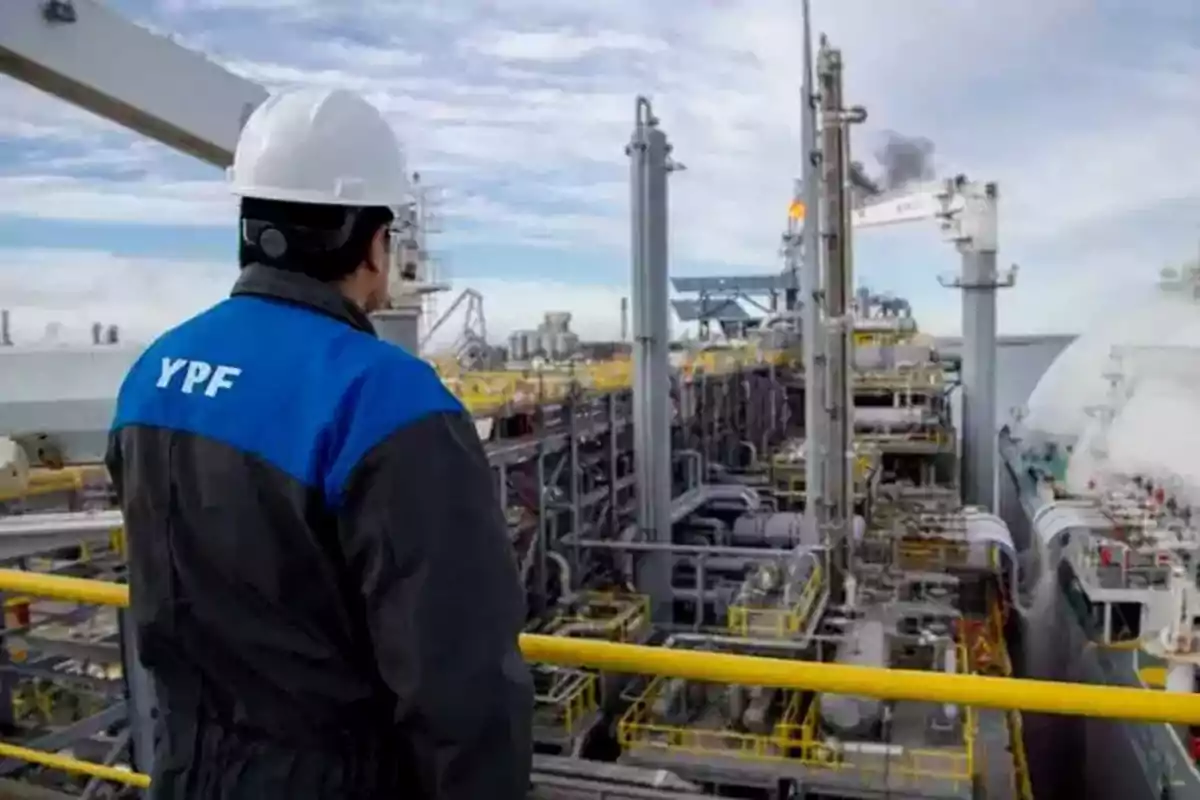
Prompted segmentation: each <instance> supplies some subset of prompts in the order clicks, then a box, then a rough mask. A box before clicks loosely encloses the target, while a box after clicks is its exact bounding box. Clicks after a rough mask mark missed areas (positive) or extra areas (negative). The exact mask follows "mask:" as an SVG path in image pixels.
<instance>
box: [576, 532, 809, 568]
mask: <svg viewBox="0 0 1200 800" xmlns="http://www.w3.org/2000/svg"><path fill="white" fill-rule="evenodd" d="M562 541H563V542H565V543H566V544H570V545H579V546H580V547H582V548H584V549H585V550H586V549H588V548H597V549H600V550H624V551H625V552H629V553H675V554H677V555H685V556H736V557H739V558H746V559H758V560H761V561H774V560H776V559H780V560H782V559H786V558H789V557H791V555H792V549H791V548H789V549H787V550H773V549H770V548H758V547H727V546H724V545H700V544H668V543H666V542H618V541H613V540H610V539H577V538H576V537H575V536H574V534H569V535H567V536H564V537H563V539H562ZM815 549H818V550H822V549H824V548H815Z"/></svg>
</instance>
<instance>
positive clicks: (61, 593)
mask: <svg viewBox="0 0 1200 800" xmlns="http://www.w3.org/2000/svg"><path fill="white" fill-rule="evenodd" d="M0 591H4V592H20V593H22V594H30V595H35V596H40V597H52V598H57V599H60V600H76V601H79V602H85V603H98V604H101V605H113V606H124V605H127V604H128V602H129V591H128V588H127V587H125V586H122V585H119V584H113V583H106V582H103V581H90V580H85V579H81V578H64V577H60V576H58V575H38V574H35V573H29V572H22V571H20V570H7V569H6V570H0ZM521 652H522V653H523V654H524V655H525V658H526V659H528V660H529V661H536V662H540V663H544V664H557V665H559V666H565V667H586V668H591V669H598V670H601V671H609V672H626V673H634V674H641V675H662V676H667V677H672V678H685V679H688V680H697V681H707V682H710V683H732V684H738V685H743V686H773V687H777V688H780V689H806V690H809V691H814V692H829V693H832V694H848V695H858V696H862V697H879V698H884V699H891V700H918V701H922V702H936V703H954V704H957V705H968V706H983V707H985V708H1000V709H1005V710H1007V709H1021V710H1024V711H1033V712H1039V713H1046V714H1068V715H1073V716H1083V717H1095V718H1107V719H1123V720H1129V721H1134V722H1172V723H1177V724H1182V725H1198V724H1200V694H1183V693H1175V692H1161V691H1152V690H1148V689H1132V688H1126V687H1116V686H1090V685H1083V684H1074V683H1059V682H1055V681H1034V680H1027V679H1024V678H993V677H987V676H982V675H947V674H944V673H936V672H925V671H921V670H908V669H882V668H877V667H855V666H846V665H842V664H823V663H814V662H808V661H794V660H788V659H779V658H762V657H758V656H741V655H733V654H729V653H708V652H702V651H696V650H676V649H673V648H665V647H648V646H645V645H632V644H618V643H616V642H604V641H596V640H590V639H573V638H564V637H559V636H541V635H537V634H523V635H522V636H521Z"/></svg>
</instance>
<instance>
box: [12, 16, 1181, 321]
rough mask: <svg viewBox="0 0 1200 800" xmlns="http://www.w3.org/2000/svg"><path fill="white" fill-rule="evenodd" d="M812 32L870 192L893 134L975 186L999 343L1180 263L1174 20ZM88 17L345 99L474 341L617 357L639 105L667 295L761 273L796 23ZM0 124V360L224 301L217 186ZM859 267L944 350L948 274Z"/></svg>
mask: <svg viewBox="0 0 1200 800" xmlns="http://www.w3.org/2000/svg"><path fill="white" fill-rule="evenodd" d="M8 2H19V3H23V4H30V5H32V4H33V0H8ZM813 3H814V11H815V17H816V26H817V28H818V29H819V30H821V31H824V32H826V33H828V34H829V36H830V38H831V39H832V40H833V41H834V43H835V44H837V45H839V46H840V47H841V48H842V49H843V51H844V54H845V58H846V68H847V87H846V88H847V95H848V100H849V101H850V102H851V103H855V104H862V105H864V106H866V107H867V108H868V111H869V114H870V119H869V121H868V123H867V124H866V125H864V126H862V127H861V129H859V130H857V131H856V134H855V140H854V148H855V152H856V157H858V158H860V159H861V160H863V161H864V162H866V163H867V164H868V166H869V168H871V169H872V170H877V169H878V167H877V166H876V164H875V159H874V157H873V154H874V153H875V152H876V151H877V150H878V149H879V147H880V144H881V142H882V140H883V134H884V131H886V130H895V131H899V132H901V133H903V134H906V135H911V136H923V137H927V138H928V139H930V140H931V141H933V142H934V143H935V144H936V150H935V153H934V160H935V164H936V167H937V169H938V171H939V173H940V174H943V175H951V174H955V173H959V172H966V173H968V174H970V175H971V176H973V177H977V178H980V179H990V180H996V181H998V182H999V183H1000V187H1001V193H1002V205H1001V237H1002V238H1001V261H1002V264H1007V263H1012V262H1016V263H1018V264H1020V266H1021V271H1020V278H1019V284H1018V287H1017V288H1016V289H1013V290H1009V291H1008V292H1006V293H1005V295H1004V297H1003V300H1002V303H1001V323H1000V324H1001V328H1002V330H1004V331H1006V332H1011V333H1023V332H1044V331H1053V332H1069V331H1073V330H1077V329H1079V328H1080V327H1081V326H1084V325H1085V324H1086V323H1087V322H1088V321H1089V320H1091V319H1093V318H1094V317H1095V316H1096V314H1097V312H1098V310H1100V309H1102V308H1106V307H1108V306H1109V305H1110V304H1111V302H1112V301H1113V300H1114V298H1119V297H1120V296H1121V295H1122V294H1123V293H1125V292H1127V291H1129V290H1130V288H1131V286H1132V285H1133V284H1138V283H1141V284H1146V283H1149V282H1151V281H1153V279H1154V277H1155V275H1156V274H1157V272H1158V270H1159V268H1160V267H1162V266H1163V265H1164V264H1166V263H1169V262H1178V261H1180V260H1183V259H1186V258H1189V257H1190V256H1192V254H1194V253H1195V252H1196V251H1197V249H1198V248H1200V158H1198V157H1197V156H1196V153H1197V145H1198V144H1200V6H1198V5H1196V4H1195V3H1194V2H1193V0H1052V1H1051V2H1047V0H1009V1H1008V2H1006V3H997V2H994V0H813ZM108 4H109V5H110V6H113V7H115V8H116V9H118V10H119V11H120V12H121V13H122V14H124V15H125V16H127V17H129V18H132V19H136V20H138V21H139V22H141V23H143V24H145V25H147V26H149V27H152V28H154V29H156V30H160V31H168V32H171V33H172V34H173V35H174V36H175V38H176V39H177V40H178V41H179V42H181V43H184V44H186V45H187V46H189V47H193V48H197V49H200V50H202V51H203V52H205V53H206V54H208V55H209V56H210V57H212V58H213V59H214V60H216V61H218V62H220V63H222V64H224V65H225V66H227V67H228V68H229V69H231V70H233V71H235V72H237V73H240V74H241V75H243V76H245V77H247V78H249V79H252V80H255V81H258V82H261V83H264V84H266V85H267V86H268V87H270V88H277V87H281V86H286V85H293V84H300V83H304V84H312V83H317V84H325V85H336V86H346V87H350V88H354V89H357V90H360V91H363V92H365V93H366V94H368V96H369V97H370V98H371V99H372V100H373V101H375V102H376V103H378V104H379V105H380V107H381V108H383V109H384V110H385V111H386V113H387V114H388V115H389V117H390V118H391V119H392V120H393V121H394V123H395V125H396V128H397V130H398V131H399V132H400V134H401V137H402V139H403V140H404V141H405V143H406V146H407V148H408V152H409V161H410V166H411V167H412V168H415V169H419V170H420V171H421V172H422V173H423V175H424V176H425V179H426V181H427V182H428V183H430V184H433V185H435V186H436V187H438V190H437V196H438V216H439V217H440V224H439V228H440V230H441V232H440V233H439V234H438V235H437V236H436V238H435V240H434V248H435V250H436V252H437V254H438V256H439V259H440V263H441V269H442V273H443V275H444V276H445V277H448V278H449V279H450V280H451V281H452V282H453V284H454V286H455V290H456V291H457V290H461V289H462V288H466V287H474V288H476V289H478V290H480V291H481V292H483V294H484V295H485V297H486V305H485V310H486V313H487V316H488V320H489V324H490V327H491V331H492V333H493V334H494V335H500V334H503V333H505V332H506V331H507V330H510V329H512V328H513V327H525V326H528V325H530V324H532V323H534V322H536V321H537V317H538V315H539V314H540V312H541V311H542V310H544V309H548V308H560V309H565V310H570V311H572V312H574V314H575V319H576V322H575V327H576V329H577V330H579V331H580V333H582V334H584V335H585V336H611V335H613V334H614V333H615V332H616V329H617V324H618V310H617V309H618V304H619V298H620V297H621V296H622V295H623V294H625V293H626V292H627V288H626V287H627V285H628V281H629V266H628V240H629V229H628V219H627V214H628V202H627V190H626V185H625V178H626V174H627V164H626V161H625V157H624V153H623V148H624V145H625V143H626V142H627V141H628V138H629V134H630V129H631V125H632V115H633V98H634V96H635V95H636V94H638V93H644V94H647V95H649V96H650V97H652V98H653V101H654V104H655V109H656V111H657V113H658V115H659V117H660V118H661V119H662V121H663V126H664V129H665V130H666V131H667V133H668V135H669V136H670V138H671V141H672V142H673V143H674V145H675V150H676V154H677V156H678V158H679V160H681V161H683V162H684V163H686V165H687V167H688V169H687V171H686V172H683V173H679V174H677V175H675V176H673V178H672V192H673V197H672V236H671V243H672V272H673V274H676V275H704V274H720V273H760V272H768V271H776V270H778V269H779V268H780V266H781V264H780V259H779V255H778V252H777V249H778V242H779V235H780V232H781V229H782V226H783V222H784V215H785V211H786V206H787V199H788V194H789V192H790V186H791V180H792V178H793V176H794V175H795V174H796V173H797V170H798V162H799V145H798V139H799V134H798V129H799V122H798V85H797V84H798V77H797V76H798V75H799V73H800V64H799V61H800V59H799V53H800V43H799V37H798V31H799V11H798V6H799V2H798V0H692V2H688V3H679V2H666V0H440V2H436V3H434V2H428V1H426V2H418V0H342V2H333V0H109V3H108ZM112 57H113V58H120V57H121V54H120V53H114V54H113V55H112ZM174 89H175V90H176V91H178V92H180V93H187V92H188V86H187V84H186V83H184V82H180V83H179V84H178V85H177V86H176V87H174ZM196 102H197V103H204V102H206V100H205V98H196ZM0 108H2V109H4V113H3V114H2V115H0V306H6V307H9V308H12V309H14V310H15V314H14V319H15V322H16V331H17V333H18V335H19V336H21V337H23V338H31V337H32V338H36V337H38V336H40V335H41V332H42V330H43V329H44V327H45V325H46V324H47V323H48V322H50V321H52V320H61V321H62V322H63V323H64V324H65V328H66V335H68V336H73V335H76V334H77V333H79V332H82V331H86V330H87V328H88V324H89V323H90V321H92V320H94V319H103V320H104V321H109V322H119V323H121V324H123V325H124V326H125V327H126V329H127V330H128V331H129V332H131V334H132V335H134V336H136V337H139V338H144V337H148V336H152V335H153V334H154V333H156V332H157V331H159V330H161V329H162V328H164V327H165V326H168V325H170V324H171V323H173V322H175V321H177V320H179V319H181V318H183V317H185V316H186V315H188V314H189V313H191V312H194V311H196V310H198V309H199V308H202V307H203V306H204V305H205V304H207V303H210V302H212V301H214V300H216V299H218V298H219V297H221V296H222V295H223V294H224V293H225V292H226V291H227V289H228V285H229V283H230V282H231V280H232V279H233V277H234V272H235V264H234V255H235V253H234V244H235V239H234V233H233V231H234V227H233V218H234V210H235V207H234V204H233V202H232V200H231V199H230V197H229V195H228V193H227V191H226V189H225V186H224V185H223V175H222V174H221V173H220V171H219V170H216V169H215V168H212V167H208V166H205V165H203V164H199V163H197V162H194V161H192V160H190V159H189V158H188V157H186V156H183V155H179V154H177V153H174V152H172V151H170V150H169V149H168V148H166V147H164V146H161V145H158V144H155V143H152V142H149V141H146V140H144V139H140V138H137V137H134V136H132V135H130V134H127V133H125V132H123V131H122V130H120V129H119V128H117V127H115V126H114V125H111V124H109V123H105V122H103V121H100V120H98V119H95V118H93V117H91V116H89V115H88V114H86V113H84V112H81V111H78V110H76V109H74V108H72V107H69V106H68V105H66V104H65V103H63V102H61V101H58V100H55V99H53V98H50V97H47V96H44V95H41V94H39V93H38V92H36V91H34V90H32V89H29V88H27V87H25V86H23V85H20V84H18V83H16V82H14V81H10V80H8V79H0ZM856 255H857V264H856V270H857V272H858V275H859V277H860V280H861V281H862V282H865V283H866V284H868V285H870V286H871V287H873V288H875V289H878V290H890V291H894V292H897V293H900V294H903V295H905V296H907V297H909V298H910V299H911V300H912V301H913V304H914V306H915V308H916V311H917V314H918V316H919V318H920V320H921V321H922V323H923V325H924V327H925V328H926V329H929V330H931V331H933V332H935V333H949V334H953V333H957V332H958V328H959V322H958V316H959V311H958V309H959V298H958V297H957V295H955V293H953V292H952V291H950V290H947V289H942V288H941V287H940V286H939V285H938V283H937V280H936V278H937V276H938V275H939V274H945V273H948V272H950V271H952V270H954V269H955V267H956V265H957V259H956V256H955V254H954V252H953V250H952V249H951V248H950V246H949V245H947V244H945V243H943V242H942V241H941V239H940V237H939V234H938V233H937V231H936V229H935V228H934V227H933V225H932V224H929V225H921V224H917V225H914V226H911V227H908V228H904V229H888V230H882V231H871V232H864V233H863V234H861V235H860V236H859V237H858V239H857V242H856ZM449 301H450V298H449V297H447V298H445V299H444V300H443V301H442V304H443V307H445V306H446V305H448V303H449Z"/></svg>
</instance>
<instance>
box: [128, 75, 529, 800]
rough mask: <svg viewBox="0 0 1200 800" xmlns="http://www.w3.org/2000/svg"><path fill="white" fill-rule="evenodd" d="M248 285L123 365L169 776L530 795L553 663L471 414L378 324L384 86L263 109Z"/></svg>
mask: <svg viewBox="0 0 1200 800" xmlns="http://www.w3.org/2000/svg"><path fill="white" fill-rule="evenodd" d="M230 176H231V180H232V183H233V188H234V192H235V194H237V195H239V196H240V197H241V220H240V261H241V267H242V269H241V275H240V277H239V278H238V279H237V282H236V283H235V284H234V286H233V291H232V294H231V296H230V297H229V298H228V299H226V300H224V301H222V302H220V303H218V304H217V305H215V306H214V307H212V308H210V309H209V310H207V311H205V312H203V313H201V314H200V315H198V316H196V317H194V318H193V319H191V320H189V321H187V322H184V323H183V324H182V325H180V326H179V327H177V328H175V329H173V330H171V331H169V332H167V333H166V334H164V335H163V336H162V337H161V338H159V339H158V340H157V341H155V342H154V343H153V344H152V345H150V347H149V348H148V349H147V350H146V351H145V353H144V354H143V355H142V356H141V357H140V358H139V359H138V361H137V362H136V364H135V365H134V366H133V367H132V369H131V370H130V372H129V374H128V375H127V377H126V378H125V381H124V384H123V385H122V387H121V391H120V397H119V399H118V403H117V411H116V419H115V421H114V424H113V432H112V436H111V444H110V450H109V458H108V464H109V468H110V471H111V474H112V477H113V480H114V484H115V486H116V489H117V493H118V497H119V499H120V503H121V508H122V510H123V512H124V514H125V525H126V534H127V537H128V548H129V582H130V594H131V619H132V623H133V626H134V630H135V632H136V642H137V645H138V648H139V655H140V659H141V663H142V664H143V665H144V666H145V667H146V669H147V670H148V673H149V675H150V676H151V677H152V679H153V681H152V683H153V685H154V687H155V691H156V693H157V702H158V713H157V721H156V725H157V728H156V731H155V733H156V739H157V746H156V749H155V754H154V759H153V764H152V765H144V764H138V765H137V766H138V768H140V769H148V771H150V772H151V777H152V788H151V790H150V791H151V796H152V797H154V798H161V799H162V800H167V799H168V798H171V799H174V798H184V799H186V798H206V799H207V798H214V799H216V798H224V799H225V800H241V799H242V798H244V799H245V800H275V799H276V798H278V799H279V800H308V799H309V798H314V799H316V798H321V799H324V798H330V800H332V799H333V798H337V799H338V800H342V799H343V798H345V799H346V800H352V799H353V800H375V798H380V799H381V800H382V799H383V798H387V799H388V800H393V799H394V800H399V799H400V798H404V800H417V799H424V798H430V799H431V800H433V799H435V798H436V799H437V800H517V798H524V797H525V795H526V794H527V791H528V788H529V771H530V762H531V758H532V756H531V741H530V738H531V731H530V726H531V714H532V702H533V701H532V681H531V677H530V674H529V671H528V668H527V667H526V665H525V663H524V661H523V659H522V657H521V653H520V650H519V649H518V634H519V631H520V629H521V627H522V625H523V623H524V615H525V610H524V592H523V590H522V588H521V585H520V580H519V577H518V573H517V568H516V564H515V560H514V557H513V553H512V548H511V546H510V543H509V540H508V531H507V527H506V524H505V520H504V516H503V513H502V510H501V508H500V507H499V504H498V501H497V496H496V487H495V485H494V482H493V477H492V471H491V468H490V466H489V463H488V460H487V458H486V456H485V454H484V451H483V446H482V444H481V442H480V440H479V437H478V435H477V434H476V431H475V427H474V424H473V422H472V420H471V418H470V417H469V416H468V415H467V414H466V412H465V411H464V409H463V407H462V405H461V404H460V403H459V401H458V400H457V399H456V398H455V397H454V396H453V395H452V394H451V393H450V392H449V391H448V390H447V389H446V388H445V386H444V385H443V384H442V382H441V381H440V380H439V379H438V376H437V375H436V373H435V372H434V371H433V369H432V368H431V367H430V366H429V365H428V364H427V363H425V362H424V361H422V360H420V359H419V358H417V357H416V356H415V355H413V354H410V353H408V352H406V351H405V350H403V349H401V348H400V347H397V346H394V345H392V344H388V343H385V342H383V341H381V340H379V339H378V338H377V337H376V335H375V332H374V330H373V328H372V326H371V322H370V321H369V318H368V313H369V312H371V311H372V310H375V309H378V308H380V307H381V305H382V304H384V302H385V300H386V297H387V286H388V275H389V271H390V268H391V263H390V260H391V256H392V251H393V248H392V246H391V245H392V241H391V237H392V235H393V233H392V227H393V223H394V219H393V212H392V210H391V209H392V208H395V207H397V206H400V205H402V204H404V203H406V201H407V197H408V184H407V180H406V175H405V171H404V159H403V153H402V151H401V150H400V147H399V144H398V142H397V139H396V137H395V134H394V133H393V131H392V129H391V127H390V126H389V125H388V124H387V122H386V121H385V120H384V118H383V117H382V115H381V114H380V113H379V112H378V110H377V109H375V108H374V107H373V106H372V105H371V104H370V103H368V102H367V101H366V100H364V99H363V98H361V97H359V96H357V95H355V94H353V93H349V92H345V91H326V90H301V91H296V92H291V93H286V94H280V95H277V96H274V97H272V98H271V99H269V100H267V101H266V102H265V103H264V104H263V105H262V106H261V107H259V108H258V109H257V110H256V111H255V112H254V113H253V114H252V115H251V116H250V118H249V120H248V121H247V123H246V125H245V127H244V129H243V132H242V135H241V137H240V140H239V142H238V145H237V152H236V155H235V157H234V163H233V167H232V170H231V172H230Z"/></svg>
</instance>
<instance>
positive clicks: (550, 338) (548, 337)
mask: <svg viewBox="0 0 1200 800" xmlns="http://www.w3.org/2000/svg"><path fill="white" fill-rule="evenodd" d="M534 335H535V336H537V344H536V345H534V344H532V343H531V344H530V350H537V351H538V352H540V353H541V354H542V355H543V356H544V357H545V358H550V359H552V358H554V337H556V336H557V335H558V334H557V333H556V332H555V331H551V330H543V331H541V332H540V333H537V334H534Z"/></svg>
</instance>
